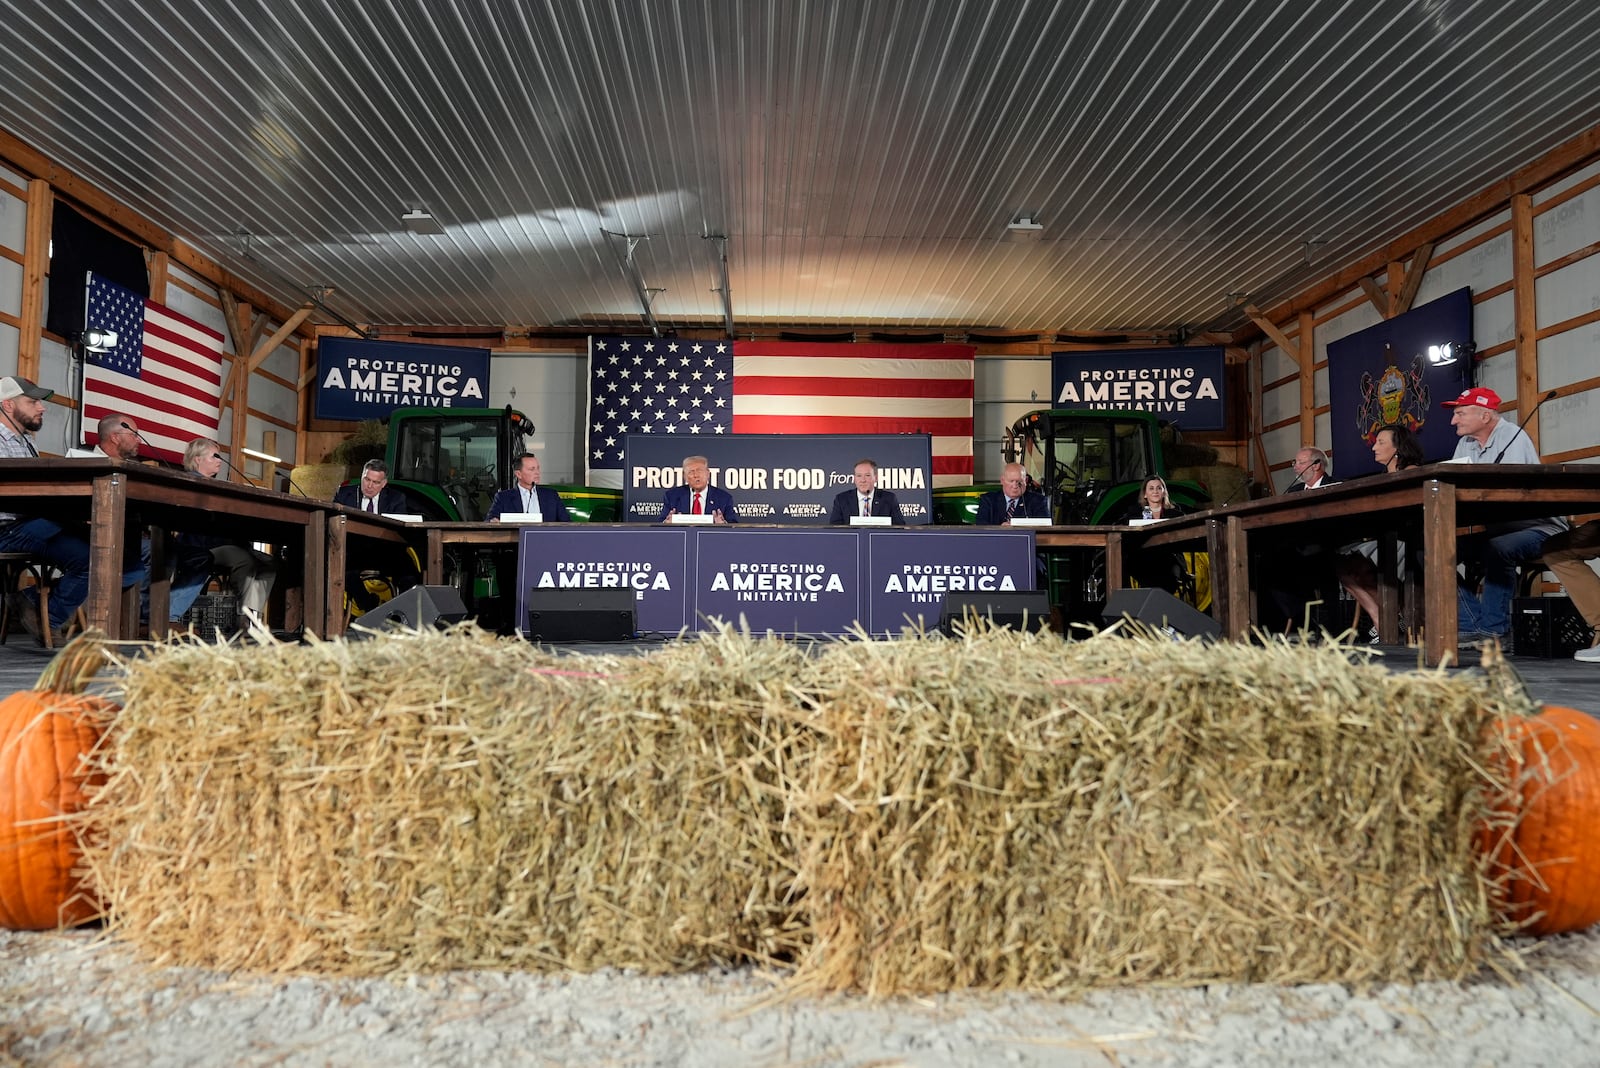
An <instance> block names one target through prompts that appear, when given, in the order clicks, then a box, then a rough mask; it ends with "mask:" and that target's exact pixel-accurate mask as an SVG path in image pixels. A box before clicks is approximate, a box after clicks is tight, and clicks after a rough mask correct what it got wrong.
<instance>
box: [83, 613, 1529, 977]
mask: <svg viewBox="0 0 1600 1068" xmlns="http://www.w3.org/2000/svg"><path fill="white" fill-rule="evenodd" d="M124 667H125V671H126V673H127V682H126V687H125V708H124V709H123V711H122V713H121V714H120V716H119V717H118V718H117V720H116V721H115V722H114V723H113V724H112V726H111V728H110V731H109V734H110V744H109V745H108V746H107V748H106V751H105V755H104V760H105V770H106V772H107V774H108V776H109V778H108V782H107V785H106V787H105V788H104V790H103V791H102V792H101V793H100V794H98V795H97V796H96V797H95V799H94V802H93V804H92V805H91V807H90V810H89V812H88V813H87V815H86V817H85V818H86V819H87V820H89V821H90V823H89V827H90V831H91V845H90V848H89V849H88V851H87V859H88V860H89V862H90V865H91V868H92V871H93V874H94V876H95V879H96V881H97V883H98V887H99V890H100V893H101V895H102V897H103V899H104V900H105V901H106V902H107V904H108V907H109V911H110V915H111V921H112V923H113V927H114V929H115V930H117V931H119V932H121V933H122V934H123V935H125V936H126V937H127V938H129V939H130V940H132V941H134V942H135V943H137V944H138V945H139V946H140V947H141V948H142V949H143V950H144V951H145V952H146V953H147V954H148V955H150V956H151V957H153V958H155V959H156V960H157V961H161V962H167V963H180V964H191V965H202V966H208V967H219V968H239V967H245V968H255V969H267V970H302V969H303V970H316V971H321V972H336V973H360V974H381V973H387V972H395V971H419V970H436V969H446V968H463V967H496V968H520V969H530V970H553V969H579V970H587V969H592V968H598V967H602V966H607V965H610V966H619V967H630V968H637V969H640V970H643V971H647V972H652V973H663V972H673V971H682V970H686V969H692V968H696V967H701V966H704V965H706V964H713V963H723V964H728V963H738V962H746V961H758V962H764V963H767V964H778V965H789V966H792V967H793V968H794V986H793V989H795V990H796V991H816V992H821V991H834V990H859V991H866V992H870V993H873V994H883V995H886V994H895V993H908V992H918V991H939V990H951V989H960V988H968V987H980V988H983V987H987V988H994V989H1034V990H1039V989H1070V988H1083V987H1090V986H1108V985H1124V984H1130V983H1151V982H1154V983H1171V984H1178V983H1197V982H1210V981H1216V980H1225V981H1278V982H1322V981H1345V982H1359V981H1387V980H1414V979H1422V978H1435V977H1445V978H1455V977H1460V976H1464V975H1467V974H1469V973H1471V972H1472V971H1474V970H1475V969H1477V968H1478V967H1479V966H1480V964H1481V963H1482V962H1483V961H1484V959H1485V955H1486V953H1487V952H1488V951H1489V948H1490V947H1491V946H1492V945H1494V944H1495V940H1496V937H1497V933H1498V931H1500V930H1501V929H1502V928H1501V927H1499V926H1497V924H1496V921H1495V920H1494V919H1493V916H1492V911H1491V909H1490V906H1489V902H1490V901H1491V900H1492V897H1491V892H1492V890H1493V887H1492V886H1491V885H1490V884H1489V882H1488V880H1487V879H1486V877H1485V872H1484V862H1483V858H1481V857H1480V856H1479V855H1478V853H1477V851H1476V849H1475V848H1474V845H1473V833H1474V829H1475V828H1476V827H1477V826H1478V824H1479V821H1480V820H1481V819H1482V818H1483V817H1484V815H1485V812H1486V811H1488V810H1489V805H1488V804H1487V801H1486V798H1488V797H1490V796H1497V795H1498V793H1499V792H1500V790H1502V789H1503V788H1504V784H1503V783H1499V782H1496V781H1494V780H1493V778H1492V775H1491V774H1490V773H1488V772H1486V771H1485V770H1484V769H1485V767H1487V766H1490V764H1491V763H1492V762H1490V761H1488V760H1486V759H1485V757H1486V753H1485V752H1484V747H1485V746H1488V745H1491V744H1495V743H1494V742H1493V741H1492V739H1493V738H1495V737H1499V735H1498V734H1497V732H1486V731H1484V730H1483V727H1484V724H1485V723H1486V722H1487V721H1488V720H1489V719H1490V718H1491V717H1494V716H1498V715H1508V714H1511V715H1514V714H1519V713H1523V712H1526V711H1529V710H1530V706H1529V702H1527V700H1526V698H1525V697H1524V696H1522V695H1521V694H1520V692H1519V691H1518V690H1517V689H1516V687H1515V686H1514V685H1510V684H1508V683H1507V682H1506V679H1505V678H1504V677H1503V676H1491V677H1488V678H1485V677H1481V676H1480V677H1469V676H1463V675H1460V674H1457V675H1455V676H1449V675H1446V674H1445V673H1442V672H1440V673H1421V672H1419V673H1412V674H1405V675H1397V674H1391V673H1389V672H1387V671H1385V670H1383V669H1382V668H1380V667H1378V666H1375V665H1371V664H1367V663H1365V662H1363V660H1362V656H1361V655H1360V654H1357V653H1354V652H1352V651H1351V650H1349V649H1341V648H1337V647H1324V648H1304V647H1289V646H1284V645H1276V646H1271V647H1267V648H1254V647H1248V646H1242V645H1215V646H1211V645H1201V644H1198V643H1175V642H1171V641H1165V640H1155V639H1153V638H1149V637H1146V638H1140V639H1124V638H1121V637H1118V636H1115V635H1110V636H1103V637H1100V638H1096V639H1093V640H1089V641H1081V642H1074V643H1067V642H1063V641H1061V640H1059V639H1058V638H1056V637H1054V636H1050V635H1044V636H1031V635H1017V634H1013V633H1011V632H1008V631H998V632H995V631H989V630H987V629H984V628H978V629H976V630H975V631H974V632H973V633H969V634H967V635H965V636H964V637H962V638H961V639H959V640H954V641H950V640H944V639H941V638H936V637H935V638H926V639H920V638H914V639H910V640H904V641H889V642H874V641H865V640H862V641H851V642H840V643H836V644H834V645H831V646H829V647H827V648H825V649H824V650H822V651H821V652H820V653H819V655H816V656H814V657H813V656H810V655H808V652H807V650H806V649H804V648H802V647H800V646H797V645H795V644H793V643H788V642H782V641H770V640H760V639H755V638H749V637H744V636H739V635H736V634H732V633H730V632H728V631H726V630H724V631H722V632H721V633H719V634H715V635H711V636H707V637H703V638H701V639H700V640H698V641H685V642H678V643H674V644H671V645H668V646H667V647H665V648H663V649H662V650H661V651H660V652H658V653H655V654H653V655H650V656H646V657H638V658H627V659H620V658H615V657H573V656H566V657H555V656H552V655H549V654H546V653H542V652H540V651H539V650H538V649H536V648H534V647H530V646H527V645H525V644H523V643H520V642H507V641H498V640H495V639H493V638H490V637H488V636H486V635H482V634H479V633H477V632H474V631H472V630H471V629H470V628H468V629H460V630H457V631H453V632H450V633H448V634H443V635H441V634H433V633H428V634H421V635H395V634H386V635H381V636H379V637H377V638H374V639H373V640H371V641H368V642H364V643H358V644H351V645H346V644H344V643H325V644H314V645H309V646H267V647H246V648H239V647H217V646H209V647H207V646H197V645H192V644H191V645H182V644H180V645H172V646H167V647H164V648H160V649H157V650H154V651H152V652H151V653H150V654H148V655H146V656H144V657H141V658H139V659H136V660H131V661H128V662H127V663H126V664H125V665H124ZM1500 744H1503V743H1500ZM1504 818H1506V819H1507V820H1508V821H1509V817H1504Z"/></svg>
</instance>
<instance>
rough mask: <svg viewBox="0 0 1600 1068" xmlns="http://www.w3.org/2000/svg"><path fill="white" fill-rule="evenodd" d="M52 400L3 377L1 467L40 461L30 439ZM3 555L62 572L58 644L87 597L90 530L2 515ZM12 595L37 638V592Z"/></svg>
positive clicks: (53, 598) (54, 622)
mask: <svg viewBox="0 0 1600 1068" xmlns="http://www.w3.org/2000/svg"><path fill="white" fill-rule="evenodd" d="M54 395H55V391H54V390H49V389H44V388H43V387H41V386H37V385H35V384H33V383H32V382H30V381H28V380H27V379H26V378H21V377H19V376H17V375H7V376H5V377H4V378H0V462H4V460H5V459H7V458H10V459H37V458H38V456H39V450H38V449H36V448H34V446H33V437H32V435H34V434H36V433H38V432H39V428H40V427H42V426H43V425H44V408H45V404H44V402H45V401H47V400H49V399H50V398H51V397H52V396H54ZM0 552H8V553H32V554H34V555H35V556H38V557H40V558H41V559H43V560H46V561H48V562H49V563H50V564H51V565H52V566H53V567H54V568H55V569H56V570H57V571H59V572H61V578H60V579H59V580H58V581H57V582H56V585H55V589H54V590H53V591H52V593H51V595H50V629H51V631H52V632H53V637H54V638H56V639H59V638H60V637H61V629H62V628H63V627H64V626H65V625H66V623H67V621H68V620H69V619H71V618H72V617H73V614H74V613H76V612H77V611H78V606H79V605H80V604H82V603H83V602H84V599H85V598H86V597H88V595H89V539H88V531H87V530H86V529H84V527H83V525H82V524H70V523H69V524H66V525H65V526H63V525H62V524H61V523H58V522H56V521H55V520H54V519H43V518H40V517H38V516H25V515H16V514H14V513H12V512H0ZM143 577H144V573H143V571H142V570H139V571H135V572H133V573H132V574H131V575H130V574H124V575H123V576H122V583H123V585H124V586H125V587H126V586H130V585H132V584H133V583H135V582H138V581H139V580H140V579H141V578H143ZM9 596H11V597H14V598H16V599H17V600H19V601H21V602H22V603H21V604H19V605H17V611H16V617H17V618H19V619H21V621H22V624H23V626H25V627H27V628H28V630H29V631H30V632H31V633H33V634H34V635H35V636H36V637H39V636H40V631H39V602H38V600H36V599H35V598H36V597H37V593H36V592H35V591H33V590H24V591H22V592H20V593H12V594H9Z"/></svg>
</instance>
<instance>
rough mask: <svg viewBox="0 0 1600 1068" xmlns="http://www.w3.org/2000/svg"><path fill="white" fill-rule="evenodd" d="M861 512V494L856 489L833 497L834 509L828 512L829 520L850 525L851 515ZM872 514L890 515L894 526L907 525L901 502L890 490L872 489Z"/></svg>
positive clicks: (842, 524) (840, 524)
mask: <svg viewBox="0 0 1600 1068" xmlns="http://www.w3.org/2000/svg"><path fill="white" fill-rule="evenodd" d="M860 514H861V494H859V493H857V492H856V491H855V490H854V489H847V490H845V491H844V492H843V493H841V494H839V495H838V496H837V497H835V498H834V499H833V511H831V512H829V513H828V522H830V523H834V524H836V525H838V526H848V525H849V523H850V517H851V516H853V515H860ZM872 514H873V515H886V516H888V517H889V519H890V521H891V525H892V526H897V527H903V526H905V525H906V520H905V517H904V516H902V515H901V514H900V502H899V501H897V500H895V499H894V494H892V493H890V492H889V491H888V490H883V489H876V490H873V491H872Z"/></svg>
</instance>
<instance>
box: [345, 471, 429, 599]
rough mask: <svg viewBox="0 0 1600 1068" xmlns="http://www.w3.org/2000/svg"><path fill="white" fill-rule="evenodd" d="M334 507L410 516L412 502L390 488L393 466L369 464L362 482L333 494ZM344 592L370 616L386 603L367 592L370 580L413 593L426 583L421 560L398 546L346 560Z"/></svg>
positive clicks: (362, 476) (362, 474)
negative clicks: (423, 578) (418, 566)
mask: <svg viewBox="0 0 1600 1068" xmlns="http://www.w3.org/2000/svg"><path fill="white" fill-rule="evenodd" d="M333 503H334V504H342V505H344V506H345V507H347V508H359V509H360V510H361V511H363V512H371V513H373V514H375V515H382V514H383V513H385V512H388V513H390V514H393V515H410V514H412V511H411V502H410V501H409V500H408V499H407V497H406V494H405V491H404V490H401V489H398V488H395V487H393V486H390V485H389V465H388V464H386V463H384V462H383V461H382V460H368V461H367V462H366V463H365V464H363V465H362V467H361V480H360V482H358V483H354V484H352V485H349V486H340V487H339V488H338V489H337V490H335V491H334V493H333ZM346 561H347V562H346V566H345V572H344V590H345V594H346V596H348V597H349V598H350V603H351V604H352V605H354V606H355V608H356V609H357V611H360V612H363V613H365V612H370V611H372V610H373V609H374V608H376V607H378V606H379V605H380V604H382V603H383V601H382V595H381V594H379V593H374V592H373V591H372V590H369V589H368V588H367V579H368V577H372V578H373V579H375V580H376V579H379V578H381V579H384V580H386V581H387V582H388V583H389V587H390V590H391V591H392V592H393V593H401V592H403V591H405V590H409V589H410V588H411V587H413V586H415V585H416V584H417V583H419V582H421V581H422V573H421V572H420V571H419V570H418V569H417V559H416V557H415V555H414V554H413V553H411V552H410V551H409V550H407V549H405V548H403V547H401V546H397V545H387V544H385V545H383V546H382V547H380V548H379V549H378V550H377V552H376V554H375V555H374V556H373V557H360V558H357V556H356V555H355V554H350V555H349V556H347V557H346Z"/></svg>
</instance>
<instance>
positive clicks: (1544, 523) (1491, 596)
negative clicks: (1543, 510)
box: [1444, 386, 1568, 645]
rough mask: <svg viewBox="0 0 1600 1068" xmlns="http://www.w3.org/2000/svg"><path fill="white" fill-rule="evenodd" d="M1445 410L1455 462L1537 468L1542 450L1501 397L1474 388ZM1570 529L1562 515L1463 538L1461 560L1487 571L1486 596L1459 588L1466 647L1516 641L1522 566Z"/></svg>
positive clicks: (1514, 523) (1448, 403)
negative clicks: (1514, 606) (1514, 602)
mask: <svg viewBox="0 0 1600 1068" xmlns="http://www.w3.org/2000/svg"><path fill="white" fill-rule="evenodd" d="M1444 407H1446V408H1449V409H1452V412H1451V415H1450V425H1451V426H1453V427H1455V429H1456V437H1458V438H1459V439H1460V440H1459V441H1457V442H1456V453H1455V457H1454V459H1455V460H1456V461H1457V462H1460V463H1472V464H1498V463H1507V464H1537V463H1542V462H1543V461H1542V460H1540V459H1539V450H1537V449H1535V448H1534V447H1533V441H1532V440H1531V439H1529V437H1528V435H1527V434H1526V433H1524V432H1523V430H1522V428H1521V427H1519V426H1517V425H1516V424H1515V423H1512V422H1511V421H1509V420H1506V419H1502V418H1500V395H1499V394H1498V393H1496V392H1495V391H1494V390H1492V389H1486V388H1484V387H1483V386H1474V387H1473V388H1471V389H1466V390H1462V391H1461V395H1460V396H1458V397H1457V398H1456V399H1455V400H1447V401H1445V402H1444ZM1567 527H1568V524H1567V521H1566V520H1565V519H1563V518H1561V517H1559V516H1552V517H1550V518H1548V519H1518V520H1513V521H1511V522H1508V523H1494V524H1491V525H1489V526H1488V527H1485V528H1484V530H1483V532H1482V533H1481V534H1472V535H1469V536H1467V537H1465V538H1462V539H1461V541H1460V543H1459V545H1458V546H1457V554H1456V555H1457V556H1458V557H1459V558H1460V559H1461V562H1462V563H1465V564H1469V565H1471V564H1476V565H1477V566H1479V567H1481V568H1482V569H1483V592H1482V594H1479V593H1478V592H1477V591H1475V590H1471V589H1468V588H1467V586H1466V584H1465V583H1462V584H1459V585H1458V586H1457V587H1456V626H1457V627H1458V628H1459V629H1460V635H1461V636H1460V641H1461V642H1462V643H1465V644H1471V643H1474V642H1481V641H1487V640H1488V639H1490V638H1494V639H1496V640H1498V641H1499V642H1500V644H1501V645H1506V644H1509V639H1510V637H1511V598H1512V596H1513V594H1514V593H1515V592H1516V585H1517V565H1518V564H1522V563H1525V562H1527V561H1529V560H1533V559H1535V558H1537V557H1538V556H1539V554H1540V553H1542V552H1543V551H1544V543H1545V541H1546V540H1547V539H1548V538H1549V537H1550V536H1551V535H1553V534H1559V533H1560V532H1561V531H1563V530H1566V529H1567Z"/></svg>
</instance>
